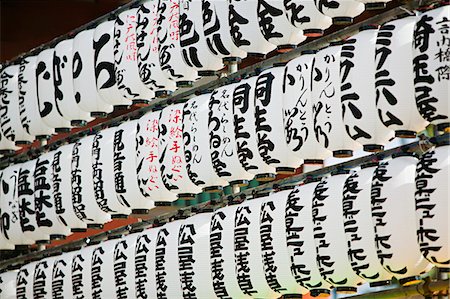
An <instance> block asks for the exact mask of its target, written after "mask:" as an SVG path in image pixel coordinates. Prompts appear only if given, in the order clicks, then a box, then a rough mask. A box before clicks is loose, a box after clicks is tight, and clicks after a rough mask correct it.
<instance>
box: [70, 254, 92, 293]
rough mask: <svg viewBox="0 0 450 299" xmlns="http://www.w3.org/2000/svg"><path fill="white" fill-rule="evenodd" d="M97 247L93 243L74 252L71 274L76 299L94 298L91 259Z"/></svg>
mask: <svg viewBox="0 0 450 299" xmlns="http://www.w3.org/2000/svg"><path fill="white" fill-rule="evenodd" d="M95 248H96V246H93V245H91V246H88V247H84V248H83V249H81V250H78V251H76V252H75V253H74V254H73V257H72V266H71V275H70V276H71V279H72V290H71V291H72V298H74V299H84V298H92V282H91V260H92V251H93V250H95ZM69 298H70V297H69Z"/></svg>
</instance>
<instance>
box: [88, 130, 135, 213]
mask: <svg viewBox="0 0 450 299" xmlns="http://www.w3.org/2000/svg"><path fill="white" fill-rule="evenodd" d="M115 133H116V128H109V129H105V130H101V131H100V132H98V133H97V134H96V135H95V137H94V140H93V142H92V170H93V173H92V174H93V181H94V191H95V200H96V201H97V204H98V206H99V207H100V209H101V210H102V211H104V212H106V213H108V214H111V216H112V217H113V218H126V217H127V215H129V214H130V213H131V209H130V208H129V204H127V203H126V202H125V201H121V198H120V197H119V196H118V195H117V193H116V189H115V187H114V185H115V176H114V165H115V164H114V139H115Z"/></svg>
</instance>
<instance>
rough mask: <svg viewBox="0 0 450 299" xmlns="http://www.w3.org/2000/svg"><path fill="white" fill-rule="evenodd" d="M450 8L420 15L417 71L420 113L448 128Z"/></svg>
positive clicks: (416, 39) (415, 51)
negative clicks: (447, 55)
mask: <svg viewBox="0 0 450 299" xmlns="http://www.w3.org/2000/svg"><path fill="white" fill-rule="evenodd" d="M449 14H450V6H449V5H448V4H447V5H444V6H442V7H439V8H436V9H433V10H429V11H426V12H424V13H423V14H420V15H419V16H418V18H417V20H416V25H415V28H414V43H413V65H414V66H413V68H414V75H415V77H414V85H415V92H416V105H417V109H418V110H419V113H420V114H421V115H422V117H423V118H425V119H426V120H427V121H429V122H430V123H432V124H435V125H438V126H439V125H441V126H443V127H448V126H449V125H448V123H449V122H450V121H449V109H450V108H449V105H448V100H447V98H448V95H449V93H450V88H449V85H450V83H449V81H450V75H449V73H448V70H449V69H450V62H449V61H448V59H447V58H446V56H445V55H446V54H445V53H446V51H447V50H448V47H449V46H450V45H449V35H450V33H449V31H448V24H446V23H448V19H449V17H448V16H449Z"/></svg>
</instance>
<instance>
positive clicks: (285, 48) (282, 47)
mask: <svg viewBox="0 0 450 299" xmlns="http://www.w3.org/2000/svg"><path fill="white" fill-rule="evenodd" d="M295 48H297V45H279V46H277V52H279V53H286V52H289V51H291V50H293V49H295Z"/></svg>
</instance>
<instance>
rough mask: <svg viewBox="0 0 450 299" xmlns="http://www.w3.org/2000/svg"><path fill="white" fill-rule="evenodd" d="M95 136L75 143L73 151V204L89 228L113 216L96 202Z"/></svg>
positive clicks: (99, 224) (78, 215) (79, 216)
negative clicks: (93, 145)
mask: <svg viewBox="0 0 450 299" xmlns="http://www.w3.org/2000/svg"><path fill="white" fill-rule="evenodd" d="M93 141H94V136H87V137H84V138H82V139H80V140H79V141H77V143H75V145H74V146H73V150H72V204H73V208H74V210H75V214H76V215H77V217H78V218H79V219H81V220H82V221H83V222H85V223H87V224H88V227H89V226H91V227H98V226H101V225H102V224H104V223H105V222H108V221H109V220H110V219H111V216H110V215H109V214H107V213H105V212H104V211H102V210H101V209H100V207H99V206H98V204H97V202H96V200H95V189H94V181H93V180H92V176H93V169H92V157H91V155H90V153H91V152H92V143H93Z"/></svg>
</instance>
